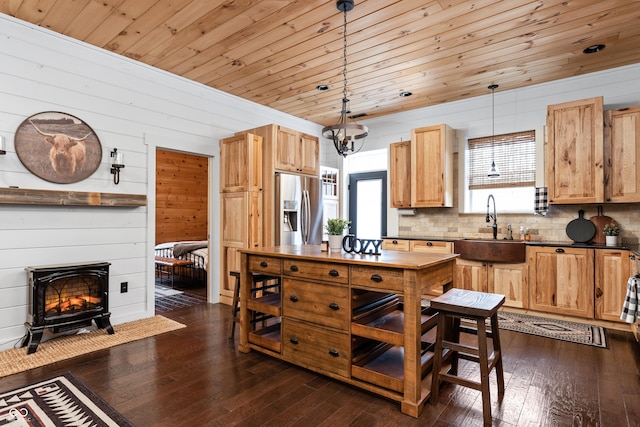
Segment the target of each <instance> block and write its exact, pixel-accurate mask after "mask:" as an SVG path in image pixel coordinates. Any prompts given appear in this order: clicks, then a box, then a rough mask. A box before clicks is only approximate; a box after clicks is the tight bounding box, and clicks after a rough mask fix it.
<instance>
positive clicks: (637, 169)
mask: <svg viewBox="0 0 640 427" xmlns="http://www.w3.org/2000/svg"><path fill="white" fill-rule="evenodd" d="M604 157H605V163H604V165H605V170H604V182H605V199H606V201H607V202H619V203H632V202H640V107H633V108H624V109H620V110H615V111H606V112H605V128H604Z"/></svg>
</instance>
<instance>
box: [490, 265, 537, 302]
mask: <svg viewBox="0 0 640 427" xmlns="http://www.w3.org/2000/svg"><path fill="white" fill-rule="evenodd" d="M487 283H488V285H489V292H491V293H494V294H501V295H504V296H505V301H504V305H505V306H508V307H517V308H529V268H528V266H527V264H526V263H520V264H490V265H489V270H488V276H487Z"/></svg>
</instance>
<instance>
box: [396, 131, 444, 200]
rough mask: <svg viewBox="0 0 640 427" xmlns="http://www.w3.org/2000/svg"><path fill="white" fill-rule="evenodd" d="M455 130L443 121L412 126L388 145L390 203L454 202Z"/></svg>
mask: <svg viewBox="0 0 640 427" xmlns="http://www.w3.org/2000/svg"><path fill="white" fill-rule="evenodd" d="M454 138H455V135H454V131H453V129H451V128H450V127H449V126H447V125H445V124H442V125H436V126H427V127H423V128H418V129H412V130H411V141H410V142H397V143H394V144H391V145H390V148H389V182H390V189H391V197H390V199H391V207H394V208H408V207H413V208H428V207H451V206H453V144H454Z"/></svg>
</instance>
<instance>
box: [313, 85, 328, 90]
mask: <svg viewBox="0 0 640 427" xmlns="http://www.w3.org/2000/svg"><path fill="white" fill-rule="evenodd" d="M316 89H318V90H327V89H329V86H327V85H318V86H316Z"/></svg>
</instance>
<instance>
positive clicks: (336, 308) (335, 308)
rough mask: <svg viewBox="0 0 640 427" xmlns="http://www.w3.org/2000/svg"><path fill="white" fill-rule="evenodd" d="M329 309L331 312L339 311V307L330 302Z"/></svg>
mask: <svg viewBox="0 0 640 427" xmlns="http://www.w3.org/2000/svg"><path fill="white" fill-rule="evenodd" d="M329 308H330V309H331V310H335V311H338V310H340V306H339V305H338V304H336V303H335V302H332V303H331V304H329Z"/></svg>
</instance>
